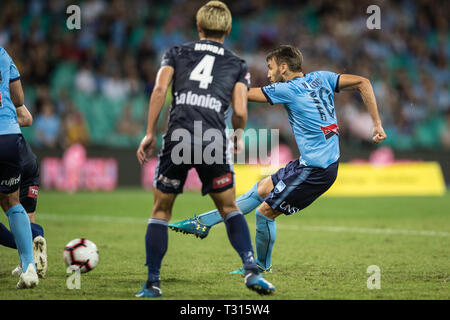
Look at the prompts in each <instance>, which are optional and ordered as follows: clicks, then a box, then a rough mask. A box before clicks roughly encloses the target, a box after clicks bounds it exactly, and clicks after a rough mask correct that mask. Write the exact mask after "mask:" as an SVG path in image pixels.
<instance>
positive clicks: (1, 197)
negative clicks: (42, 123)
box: [0, 47, 39, 289]
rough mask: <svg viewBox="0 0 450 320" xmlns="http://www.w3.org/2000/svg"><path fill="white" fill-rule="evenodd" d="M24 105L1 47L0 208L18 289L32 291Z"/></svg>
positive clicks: (17, 80)
mask: <svg viewBox="0 0 450 320" xmlns="http://www.w3.org/2000/svg"><path fill="white" fill-rule="evenodd" d="M23 104H24V97H23V90H22V84H21V82H20V74H19V71H18V70H17V67H16V65H15V64H14V62H13V60H12V59H11V57H10V56H9V55H8V53H7V52H6V50H5V49H4V48H2V47H0V204H1V207H2V209H3V210H4V211H5V213H6V216H7V217H8V220H9V226H10V228H11V232H12V234H13V235H14V239H15V242H16V245H17V251H18V253H19V259H20V265H21V266H22V273H21V274H20V277H19V282H18V283H17V288H18V289H25V288H33V287H35V286H36V285H37V284H38V283H39V279H38V275H37V272H36V265H35V263H34V255H33V239H32V233H31V227H30V220H29V218H28V215H27V212H26V211H25V209H24V207H23V206H22V205H21V204H20V192H19V188H20V183H21V180H22V163H23V162H22V159H23V154H22V151H23V149H22V148H23V146H24V144H25V140H24V138H23V136H22V133H21V131H20V126H19V122H18V119H17V111H16V108H20V107H22V106H23Z"/></svg>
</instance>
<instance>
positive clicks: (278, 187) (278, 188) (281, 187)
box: [275, 180, 286, 193]
mask: <svg viewBox="0 0 450 320" xmlns="http://www.w3.org/2000/svg"><path fill="white" fill-rule="evenodd" d="M284 188H286V185H285V184H284V182H283V180H280V181H279V182H278V183H277V185H276V186H275V193H280V192H282V191H283V190H284Z"/></svg>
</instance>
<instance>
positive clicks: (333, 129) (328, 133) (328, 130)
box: [320, 123, 339, 140]
mask: <svg viewBox="0 0 450 320" xmlns="http://www.w3.org/2000/svg"><path fill="white" fill-rule="evenodd" d="M320 129H321V130H322V132H323V134H324V135H325V139H327V140H328V139H330V138H331V137H332V136H334V135H335V134H339V126H338V125H337V124H336V123H332V124H330V125H329V126H326V127H320Z"/></svg>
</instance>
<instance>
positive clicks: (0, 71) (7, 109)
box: [0, 47, 21, 135]
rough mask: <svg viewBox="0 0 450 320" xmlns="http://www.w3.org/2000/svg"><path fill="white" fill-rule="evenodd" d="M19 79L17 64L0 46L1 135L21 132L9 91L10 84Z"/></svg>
mask: <svg viewBox="0 0 450 320" xmlns="http://www.w3.org/2000/svg"><path fill="white" fill-rule="evenodd" d="M19 79H20V74H19V71H18V70H17V67H16V65H15V64H14V62H13V61H12V59H11V57H10V56H9V55H8V53H7V52H6V50H5V49H4V48H3V47H0V135H3V134H20V133H21V131H20V127H19V123H18V122H17V112H16V107H15V106H14V104H13V103H12V101H11V95H10V92H9V84H10V83H11V82H13V81H16V80H19Z"/></svg>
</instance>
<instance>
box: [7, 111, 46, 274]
mask: <svg viewBox="0 0 450 320" xmlns="http://www.w3.org/2000/svg"><path fill="white" fill-rule="evenodd" d="M16 112H17V121H18V123H19V125H20V127H27V126H31V125H32V123H33V117H32V115H31V113H30V112H29V111H28V109H27V107H26V106H25V105H21V106H19V107H18V108H16ZM20 166H21V177H20V186H19V189H20V191H19V201H20V204H21V205H22V206H23V208H24V209H25V211H26V212H27V214H28V217H29V219H30V224H31V234H32V237H33V253H34V261H35V264H36V271H37V274H38V276H39V277H40V278H44V277H45V274H46V272H47V266H48V261H47V242H46V240H45V238H44V228H43V227H42V226H41V225H39V224H37V223H36V205H37V198H38V192H39V164H38V161H37V158H36V155H35V154H34V153H33V151H32V150H31V147H30V145H29V144H28V143H27V142H26V141H24V143H23V144H22V150H21V164H20ZM0 245H3V246H5V247H9V248H12V249H17V245H16V241H15V239H14V235H13V233H12V232H11V231H10V230H9V229H8V228H7V227H6V226H5V225H3V223H0ZM12 274H13V275H16V276H20V275H21V274H22V266H21V265H20V264H19V265H18V266H17V267H16V268H15V269H14V270H13V271H12Z"/></svg>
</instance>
